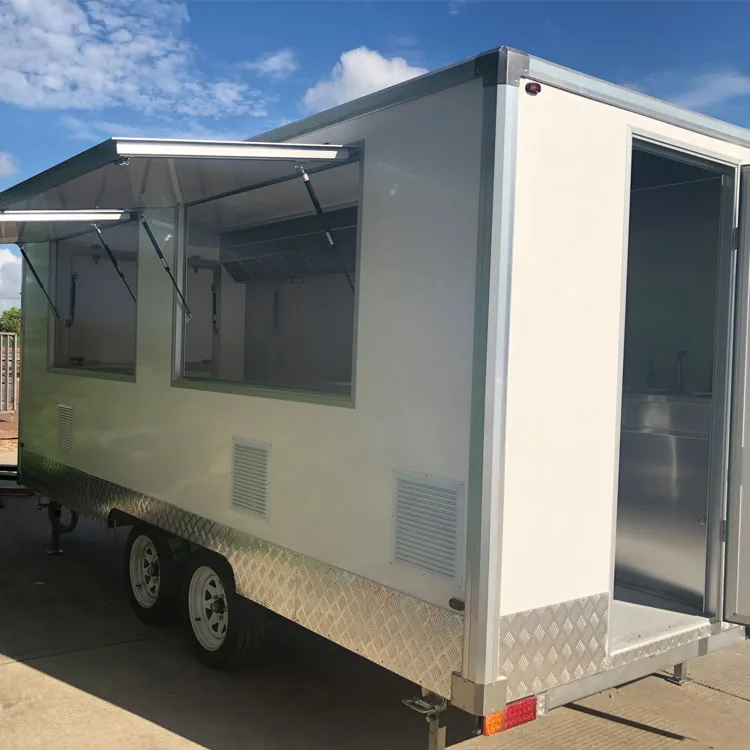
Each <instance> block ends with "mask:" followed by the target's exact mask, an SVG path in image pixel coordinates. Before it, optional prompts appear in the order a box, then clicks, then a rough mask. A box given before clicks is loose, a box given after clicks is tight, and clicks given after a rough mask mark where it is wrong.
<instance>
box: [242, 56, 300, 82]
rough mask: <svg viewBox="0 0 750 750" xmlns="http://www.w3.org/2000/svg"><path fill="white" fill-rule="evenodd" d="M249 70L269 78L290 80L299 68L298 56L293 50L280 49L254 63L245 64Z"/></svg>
mask: <svg viewBox="0 0 750 750" xmlns="http://www.w3.org/2000/svg"><path fill="white" fill-rule="evenodd" d="M245 67H246V68H247V69H248V70H254V71H255V72H257V73H259V74H260V75H264V76H267V77H268V78H276V79H282V78H288V77H289V76H290V75H292V73H294V71H295V70H297V68H298V67H299V65H298V64H297V56H296V55H295V53H294V50H292V49H280V50H278V52H271V53H270V54H268V55H263V56H262V57H259V58H258V59H257V60H254V61H253V62H249V63H245Z"/></svg>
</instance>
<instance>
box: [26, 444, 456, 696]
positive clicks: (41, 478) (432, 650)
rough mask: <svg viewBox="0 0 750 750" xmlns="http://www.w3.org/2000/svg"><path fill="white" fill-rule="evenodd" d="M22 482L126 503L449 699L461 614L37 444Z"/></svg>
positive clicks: (286, 607) (243, 588)
mask: <svg viewBox="0 0 750 750" xmlns="http://www.w3.org/2000/svg"><path fill="white" fill-rule="evenodd" d="M20 468H21V473H22V481H23V482H24V484H26V485H27V486H29V487H31V488H33V489H34V490H35V491H37V492H39V493H40V494H42V495H46V496H48V497H51V498H52V499H54V500H56V501H57V502H59V503H61V504H62V505H65V506H67V507H69V508H71V509H72V510H75V511H77V512H78V513H80V514H81V515H84V516H87V517H89V518H93V519H95V520H99V521H104V522H106V521H107V520H108V518H109V515H110V512H111V511H112V510H113V509H115V508H116V509H118V510H120V511H123V512H125V513H128V514H130V515H131V516H134V517H135V518H139V519H141V520H143V521H145V522H147V523H151V524H153V525H154V526H157V527H159V528H161V529H164V530H165V531H168V532H170V533H172V534H175V535H176V536H179V537H182V538H183V539H187V540H188V541H190V542H193V543H194V544H197V545H200V546H201V547H205V548H207V549H210V550H213V551H215V552H218V553H219V554H221V555H223V556H224V557H226V559H227V560H228V561H229V562H230V563H231V565H232V568H233V570H234V575H235V580H236V584H237V590H238V592H239V593H240V594H242V595H243V596H245V597H247V598H248V599H252V600H253V601H256V602H258V603H260V604H262V605H264V606H266V607H268V608H269V609H271V610H273V611H274V612H277V613H279V614H280V615H283V616H284V617H286V618H288V619H290V620H294V621H295V622H298V623H300V624H301V625H303V626H304V627H306V628H308V629H310V630H312V631H314V632H315V633H318V634H320V635H322V636H324V637H326V638H328V639H329V640H331V641H334V642H335V643H338V644H339V645H341V646H344V647H345V648H348V649H349V650H351V651H354V652H355V653H357V654H360V655H362V656H364V657H366V658H367V659H370V660H371V661H374V662H376V663H377V664H380V665H381V666H383V667H385V668H387V669H389V670H391V671H392V672H395V673H396V674H399V675H401V676H402V677H405V678H406V679H408V680H411V681H413V682H416V683H417V684H418V685H421V686H422V687H425V688H427V689H428V690H430V691H433V692H435V693H437V694H438V695H441V696H444V697H446V698H450V694H451V674H452V673H453V672H456V671H460V669H461V659H462V648H463V628H464V623H463V616H462V615H461V614H458V613H456V612H452V611H450V610H447V609H443V608H442V607H437V606H435V605H434V604H429V603H427V602H424V601H422V600H420V599H417V598H415V597H413V596H408V595H406V594H402V593H400V592H398V591H394V590H393V589H389V588H387V587H385V586H383V585H381V584H378V583H374V582H373V581H370V580H367V579H366V578H362V577H361V576H357V575H354V574H353V573H349V572H347V571H345V570H341V569H340V568H336V567H333V566H332V565H327V564H326V563H323V562H319V561H317V560H313V559H311V558H309V557H306V556H304V555H300V554H298V553H296V552H292V551H291V550H288V549H286V548H284V547H280V546H279V545H276V544H272V543H270V542H266V541H264V540H262V539H258V538H257V537H253V536H251V535H249V534H245V533H244V532H241V531H237V530H236V529H233V528H231V527H229V526H225V525H224V524H220V523H215V522H214V521H210V520H208V519H206V518H203V517H202V516H198V515H195V514H194V513H189V512H188V511H185V510H182V509H180V508H177V507H176V506H174V505H170V504H168V503H165V502H163V501H161V500H156V499H155V498H153V497H149V496H148V495H142V494H140V493H138V492H135V491H133V490H129V489H127V488H126V487H121V486H119V485H116V484H113V483H112V482H108V481H106V480H104V479H100V478H98V477H94V476H92V475H91V474H87V473H86V472H83V471H79V470H78V469H74V468H72V467H70V466H66V465H65V464H61V463H59V462H57V461H54V460H52V459H49V458H45V457H43V456H40V455H38V454H36V453H32V452H30V451H26V450H25V451H23V452H22V454H21V467H20Z"/></svg>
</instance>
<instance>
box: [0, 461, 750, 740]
mask: <svg viewBox="0 0 750 750" xmlns="http://www.w3.org/2000/svg"><path fill="white" fill-rule="evenodd" d="M3 462H5V460H4V459H3V458H2V457H0V463H3ZM47 535H48V524H47V522H46V518H45V517H44V516H43V515H42V514H38V513H37V512H36V511H35V509H34V501H33V500H29V499H28V498H20V497H17V498H12V499H9V500H8V501H7V504H6V508H5V509H4V510H2V511H0V748H2V749H3V750H6V749H7V750H16V749H18V750H34V749H35V748H40V749H41V748H45V750H46V748H47V747H50V746H52V745H54V747H55V748H56V749H57V750H87V749H88V748H91V749H93V748H97V750H99V749H100V748H103V747H106V748H107V749H108V750H123V749H125V748H138V749H139V750H140V749H144V750H188V749H189V748H208V749H209V750H244V749H245V748H247V749H252V750H298V749H299V750H301V749H302V748H305V749H308V748H347V749H351V748H358V749H361V750H369V749H370V748H372V749H374V748H388V749H389V750H400V749H401V748H404V749H406V748H409V749H411V748H416V749H417V750H420V749H421V748H425V747H426V725H425V724H424V722H423V720H422V719H421V718H420V717H418V716H417V715H416V714H413V713H411V712H410V711H408V710H407V709H406V708H404V707H403V706H402V705H401V699H402V698H404V697H411V696H414V695H415V694H416V692H417V691H416V690H415V688H414V686H412V685H411V684H409V683H408V682H406V681H405V680H402V679H400V678H398V677H396V676H394V675H392V674H390V673H388V672H386V671H385V670H382V669H380V668H379V667H377V666H375V665H373V664H370V663H369V662H367V661H365V660H363V659H361V658H360V657H358V656H356V655H354V654H351V653H348V652H346V651H344V650H343V649H340V648H338V647H336V646H333V645H332V644H330V643H328V642H327V641H325V640H323V639H322V638H319V637H317V636H315V635H313V634H311V633H309V632H307V631H304V630H303V629H301V628H299V627H297V626H295V625H292V624H291V623H287V622H281V623H279V625H278V627H276V628H275V630H273V631H272V632H271V634H270V637H269V642H268V645H267V648H266V649H265V650H264V653H263V655H262V656H261V657H260V658H259V659H258V660H257V661H255V662H254V663H250V664H247V665H246V666H244V667H243V668H242V669H241V670H240V671H238V672H235V673H221V672H214V671H211V670H209V669H207V668H205V667H203V666H202V665H201V664H200V663H199V662H198V661H197V660H196V659H195V658H194V656H193V655H192V653H191V651H190V646H189V642H188V639H187V638H186V636H185V634H184V632H182V631H181V629H180V628H172V629H154V628H151V627H148V626H146V625H144V624H143V623H141V622H140V621H139V620H138V619H137V618H136V617H135V616H134V615H133V614H132V612H131V611H130V608H129V605H128V602H127V596H126V593H125V592H126V589H125V577H124V569H123V547H124V542H125V536H126V532H125V531H124V530H120V531H118V532H117V534H116V535H115V534H114V532H112V531H107V530H106V529H104V528H102V527H100V526H98V525H95V524H93V523H91V522H88V521H85V520H83V519H82V520H81V523H80V526H79V528H78V529H77V530H76V531H75V532H74V533H73V534H71V535H70V536H66V537H63V544H64V549H65V553H64V555H62V556H61V557H48V556H47V555H46V554H45V547H46V543H47V539H48V536H47ZM692 673H693V676H694V677H695V682H694V683H692V684H690V685H687V686H684V687H676V686H674V685H671V684H670V683H668V682H666V681H665V680H664V679H663V678H661V677H659V676H654V677H650V678H647V679H644V680H640V681H638V682H635V683H632V684H630V685H627V686H625V687H623V688H621V689H618V690H611V691H607V692H606V693H603V694H600V695H597V696H594V697H592V698H589V699H587V700H584V701H581V702H580V703H577V704H574V705H572V706H570V707H566V708H561V709H557V710H556V711H553V712H552V713H551V714H550V715H549V716H548V717H545V718H543V719H540V720H537V721H536V722H533V723H532V724H529V725H527V726H525V727H519V728H517V729H514V730H511V731H509V732H507V733H505V734H501V735H498V736H496V737H492V738H482V737H479V738H473V739H468V740H467V741H465V742H462V743H461V745H460V748H461V750H480V749H489V748H494V749H496V750H510V749H511V748H524V750H544V749H547V748H549V749H550V750H552V748H554V749H555V750H567V749H571V750H572V749H574V748H575V749H576V750H577V749H578V748H626V749H629V748H632V749H633V750H635V749H636V748H637V749H638V750H651V749H652V748H654V749H656V748H677V747H680V748H696V749H698V748H716V749H717V750H718V749H719V748H726V749H727V750H731V749H733V748H736V749H737V750H739V749H740V748H743V749H746V748H748V747H750V739H748V738H749V737H750V648H748V647H745V646H742V647H737V648H735V649H733V650H729V651H725V652H720V653H717V654H713V655H711V656H708V657H704V658H703V659H702V660H700V661H698V662H696V663H695V665H694V666H693V670H692ZM459 718H460V717H459ZM452 734H453V737H452V739H453V740H454V741H458V740H461V739H465V738H466V737H468V736H469V732H468V725H467V723H466V722H465V721H464V722H463V723H461V722H458V723H456V722H454V724H453V727H452Z"/></svg>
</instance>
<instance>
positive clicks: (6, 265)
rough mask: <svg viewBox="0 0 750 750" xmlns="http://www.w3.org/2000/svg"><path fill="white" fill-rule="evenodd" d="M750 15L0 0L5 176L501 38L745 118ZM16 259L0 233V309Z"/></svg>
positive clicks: (694, 8) (632, 8) (361, 87)
mask: <svg viewBox="0 0 750 750" xmlns="http://www.w3.org/2000/svg"><path fill="white" fill-rule="evenodd" d="M749 23H750V4H748V3H739V2H729V3H721V2H688V3H679V2H627V3H618V2H588V3H574V2H541V1H540V2H535V1H534V2H515V3H514V2H481V1H479V0H477V1H474V0H422V1H417V2H387V1H385V0H383V1H378V0H369V1H366V2H365V1H362V2H355V0H351V1H347V0H339V1H338V2H317V1H314V0H306V1H303V2H291V1H285V0H276V1H275V2H260V1H258V2H255V1H249V0H228V1H227V0H200V1H198V0H196V1H195V2H192V1H190V0H188V2H178V1H177V0H0V49H2V51H3V62H2V65H0V189H3V188H5V187H8V186H10V185H12V184H14V183H15V182H18V181H19V180H21V179H24V178H25V177H28V176H31V175H33V174H35V173H36V172H38V171H40V170H42V169H45V168H46V167H48V166H51V165H52V164H54V163H56V162H58V161H60V160H62V159H64V158H66V157H68V156H71V155H73V154H75V153H77V152H79V151H81V150H83V149H85V148H86V147H88V146H90V145H92V144H94V143H97V142H99V141H101V140H104V139H105V138H107V137H109V136H111V135H136V134H137V135H146V136H163V137H175V136H176V137H198V138H201V137H203V138H211V137H219V138H245V137H248V136H251V135H254V134H256V133H259V132H262V131H264V130H267V129H269V128H272V127H274V126H276V125H278V124H281V123H283V122H286V121H288V120H294V119H297V118H299V117H301V116H303V115H305V114H307V113H310V112H313V111H316V110H320V109H324V108H326V107H328V106H331V105H332V104H335V103H338V102H340V101H344V100H346V99H350V98H354V97H356V96H359V95H362V94H364V93H368V92H369V91H371V90H374V89H376V88H381V87H383V86H387V85H390V84H392V83H397V82H399V81H401V80H404V79H405V78H408V77H410V76H413V75H417V74H419V73H421V72H424V71H426V70H432V69H435V68H438V67H441V66H443V65H447V64H450V63H452V62H455V61H457V60H460V59H462V58H465V57H469V56H471V55H474V54H476V53H477V52H480V51H483V50H485V49H489V48H491V47H495V46H498V45H502V44H507V45H510V46H513V47H517V48H519V49H523V50H525V51H528V52H531V53H533V54H536V55H539V56H541V57H544V58H546V59H548V60H552V61H554V62H559V63H561V64H564V65H567V66H569V67H572V68H576V69H578V70H582V71H585V72H587V73H591V74H593V75H596V76H599V77H601V78H605V79H607V80H610V81H614V82H616V83H622V84H626V85H630V86H635V87H638V88H640V89H641V90H643V91H645V92H646V93H650V94H653V95H655V96H659V97H661V98H666V99H671V100H673V101H675V102H677V103H681V104H684V105H686V106H689V107H691V108H693V109H698V110H700V111H703V112H706V113H708V114H711V115H714V116H716V117H720V118H722V119H727V120H730V121H732V122H735V123H738V124H740V125H744V126H749V127H750V55H748V54H747V51H746V50H747V46H746V45H747V41H746V39H747V33H746V29H747V28H748V25H749ZM15 265H17V262H16V258H15V257H14V256H12V255H11V253H10V252H9V251H8V250H7V249H4V248H2V247H0V309H1V308H2V307H4V306H6V305H5V303H4V301H5V300H7V298H8V296H13V295H16V294H17V291H16V289H17V278H19V276H18V273H17V269H16V268H15ZM14 285H15V286H14ZM8 290H10V291H8Z"/></svg>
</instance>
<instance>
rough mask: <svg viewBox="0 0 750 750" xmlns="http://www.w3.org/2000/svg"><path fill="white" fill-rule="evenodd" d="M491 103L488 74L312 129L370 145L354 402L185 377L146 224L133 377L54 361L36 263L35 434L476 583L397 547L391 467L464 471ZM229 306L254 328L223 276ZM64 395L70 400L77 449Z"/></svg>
mask: <svg viewBox="0 0 750 750" xmlns="http://www.w3.org/2000/svg"><path fill="white" fill-rule="evenodd" d="M481 103H482V85H481V82H480V81H476V82H473V83H471V84H466V85H463V86H460V87H455V88H452V89H449V90H446V91H443V92H440V93H437V94H433V95H430V96H427V97H423V98H421V99H417V100H414V101H411V102H407V103H404V104H402V105H399V106H394V107H391V108H389V109H385V110H382V111H378V112H375V113H372V114H368V115H366V116H363V117H360V118H357V119H355V120H352V121H349V122H345V123H342V124H340V125H337V126H335V127H331V128H328V129H326V130H323V131H320V132H319V133H315V134H308V135H307V136H306V137H305V139H304V140H305V141H307V142H327V141H333V142H344V143H353V142H360V141H361V142H363V144H364V154H365V156H364V163H363V170H364V171H363V195H362V200H361V211H362V217H361V238H360V258H359V265H358V269H357V284H358V290H357V295H358V296H357V325H356V334H355V336H356V343H355V354H356V360H355V372H356V378H355V398H356V404H355V406H354V408H347V407H336V406H330V405H322V404H315V403H304V402H300V401H292V400H278V399H273V398H262V397H258V396H252V395H236V394H231V393H219V392H208V391H203V390H194V389H187V388H178V387H172V386H171V379H172V372H173V314H174V309H175V306H174V301H173V300H174V296H173V292H172V289H171V286H170V284H169V280H168V278H167V276H166V274H165V273H164V271H163V270H162V268H161V265H160V263H159V261H158V259H157V257H156V255H155V253H154V252H153V249H152V247H151V246H150V245H149V243H148V241H147V240H145V239H143V238H142V239H141V243H140V248H139V266H138V340H137V364H136V382H118V381H113V380H110V379H101V378H99V379H97V378H93V377H90V376H85V375H84V374H71V375H69V374H64V373H49V372H48V371H47V334H46V328H47V311H46V303H45V301H44V299H43V297H42V295H41V292H39V290H38V289H37V288H36V287H35V285H34V281H33V279H31V278H28V279H27V281H26V286H25V294H26V298H25V304H26V310H27V313H26V332H27V337H26V342H25V350H24V369H25V372H24V414H23V439H24V443H25V446H26V448H27V449H28V450H30V451H33V452H35V453H38V454H41V455H44V456H49V457H50V458H53V459H56V460H58V461H60V462H62V463H65V464H68V465H71V466H73V467H75V468H77V469H80V470H82V471H84V472H88V473H90V474H93V475H95V476H97V477H101V478H104V479H107V480H109V481H110V482H114V483H116V484H119V485H123V486H126V487H129V488H132V489H135V490H137V491H140V492H143V493H145V494H148V495H151V496H153V497H155V498H158V499H160V500H163V501H166V502H168V503H171V504H174V505H176V506H178V507H180V508H183V509H185V510H188V511H190V512H193V513H196V514H199V515H201V516H204V517H207V518H209V519H212V520H215V521H217V522H221V523H224V524H227V525H229V526H232V527H234V528H236V529H239V530H241V531H245V532H247V533H250V534H253V535H256V536H259V537H261V538H263V539H267V540H269V541H271V542H274V543H276V544H279V545H282V546H284V547H287V548H289V549H292V550H294V551H296V552H300V553H302V554H305V555H308V556H310V557H313V558H317V559H319V560H322V561H325V562H328V563H330V564H332V565H335V566H338V567H341V568H344V569H346V570H348V571H351V572H354V573H357V574H359V575H361V576H364V577H366V578H369V579H372V580H374V581H377V582H379V583H382V584H384V585H386V586H388V587H391V588H394V589H397V590H400V591H403V592H405V593H408V594H412V595H414V596H417V597H419V598H421V599H424V600H426V601H429V602H432V603H435V604H439V605H441V606H444V607H447V604H448V599H449V598H450V597H451V596H462V593H463V586H462V585H461V583H460V582H459V581H455V582H454V581H451V580H450V579H448V578H446V577H442V576H438V575H433V574H429V573H425V572H424V571H422V570H419V569H417V568H413V567H409V566H405V565H401V564H394V563H392V555H393V535H394V520H393V512H394V505H395V497H394V479H393V477H394V471H396V470H400V471H406V472H413V473H417V474H423V475H431V476H435V477H439V478H444V479H447V480H452V481H455V482H458V483H463V484H465V483H466V481H467V477H468V454H469V423H470V400H471V378H472V345H473V324H474V284H475V261H476V247H477V211H478V208H477V207H478V201H479V195H478V193H479V162H480V140H481V138H480V128H481V114H482V112H481ZM167 213H168V212H165V214H164V215H165V221H167V217H166V214H167ZM151 224H152V228H154V230H155V231H156V232H158V231H160V230H159V225H158V223H157V222H151ZM168 229H169V227H168V226H166V227H165V228H164V229H163V230H162V236H163V235H164V234H166V233H168ZM29 249H30V251H31V252H32V259H33V260H34V262H35V263H36V264H38V267H39V268H40V269H45V268H46V266H47V261H46V257H43V256H45V252H44V251H40V247H39V246H36V247H32V246H30V247H29ZM163 249H164V252H165V255H166V256H167V258H168V260H169V262H170V264H172V263H173V257H174V247H171V246H170V243H168V244H167V246H166V247H164V248H163ZM176 271H177V272H176V275H177V277H178V278H180V273H179V269H176ZM191 273H192V271H191ZM237 302H241V305H242V307H243V309H244V298H243V299H242V300H237ZM221 305H222V309H221V315H222V325H223V326H227V325H229V324H230V321H231V324H232V325H235V324H236V325H237V326H238V327H239V328H241V327H242V326H243V325H244V323H245V315H244V314H243V315H241V316H238V317H237V319H236V320H235V319H234V318H231V319H230V318H229V316H228V315H227V313H228V312H229V309H230V308H231V305H230V300H229V299H228V296H227V295H226V294H225V293H224V292H223V293H222V299H221ZM232 309H233V308H232ZM219 357H220V367H221V369H222V370H227V371H228V370H229V369H230V368H233V367H235V366H240V367H241V366H242V363H241V362H236V363H235V362H232V361H231V352H228V351H220V353H219ZM58 403H65V404H70V405H71V406H72V407H73V414H74V423H75V424H74V435H75V440H74V445H73V448H72V450H71V451H70V452H66V453H65V455H62V454H61V453H60V452H59V451H58V448H57V444H56V408H57V404H58ZM233 437H237V438H243V439H247V440H253V441H262V442H264V443H267V444H269V445H270V446H271V452H272V456H273V460H272V461H271V463H270V481H269V483H270V493H269V497H268V519H264V518H257V517H254V516H253V515H251V514H248V513H241V512H237V511H233V510H232V509H231V507H230V503H231V459H232V446H233V444H232V439H233Z"/></svg>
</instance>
